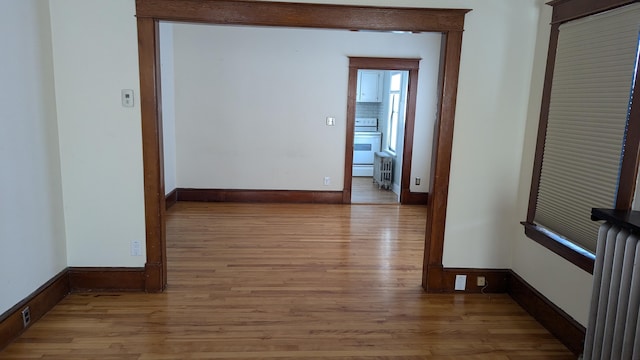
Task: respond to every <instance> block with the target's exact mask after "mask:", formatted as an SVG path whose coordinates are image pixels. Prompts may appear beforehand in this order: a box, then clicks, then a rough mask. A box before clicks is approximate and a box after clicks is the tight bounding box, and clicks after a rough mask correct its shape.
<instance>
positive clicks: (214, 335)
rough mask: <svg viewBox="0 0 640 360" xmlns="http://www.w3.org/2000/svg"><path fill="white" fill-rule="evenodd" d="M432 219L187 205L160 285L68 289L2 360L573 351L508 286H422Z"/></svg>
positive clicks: (376, 209) (402, 210)
mask: <svg viewBox="0 0 640 360" xmlns="http://www.w3.org/2000/svg"><path fill="white" fill-rule="evenodd" d="M425 216H426V208H425V207H422V206H399V205H376V206H364V205H353V206H349V205H331V204H243V203H185V202H178V203H177V204H176V205H174V206H173V207H172V208H171V209H170V210H169V212H168V213H167V247H168V248H167V254H168V268H169V272H168V275H169V278H168V286H167V289H166V291H165V292H163V293H154V294H145V293H89V294H86V293H85V294H78V293H73V294H70V295H68V296H67V297H66V298H65V299H63V300H62V301H61V302H60V303H59V304H58V305H57V306H56V307H55V308H54V309H53V310H52V311H50V312H49V313H48V314H47V316H46V317H44V318H43V319H41V320H40V321H39V322H38V323H36V324H34V325H33V326H32V327H31V328H29V329H28V330H27V331H26V332H25V333H24V334H23V335H22V336H21V337H20V338H19V339H18V340H16V341H15V342H14V343H12V344H11V345H9V346H8V347H7V348H6V349H5V350H4V351H3V352H1V353H0V358H9V359H20V358H45V359H70V360H74V359H91V358H96V357H99V358H100V359H184V358H191V359H212V358H227V359H230V358H233V359H252V358H253V359H255V358H268V359H424V358H449V359H452V358H468V359H517V358H530V359H573V358H575V357H574V356H573V355H572V354H571V352H569V351H568V350H567V348H566V347H564V346H563V345H562V344H561V343H560V342H559V341H558V340H557V339H555V338H554V337H553V336H552V335H551V334H550V333H549V332H548V331H547V330H545V329H544V328H543V327H542V326H541V325H540V324H539V323H538V322H536V321H535V320H534V319H533V318H532V317H531V316H530V315H529V314H527V313H526V312H525V311H524V310H523V309H522V308H521V307H520V306H518V305H517V304H516V303H515V302H514V301H513V300H512V299H511V298H510V297H509V296H508V295H506V294H491V295H482V294H427V293H425V292H424V291H423V290H422V288H421V286H420V279H421V274H422V271H421V266H422V248H423V246H424V242H423V240H424V224H425V221H426V219H425Z"/></svg>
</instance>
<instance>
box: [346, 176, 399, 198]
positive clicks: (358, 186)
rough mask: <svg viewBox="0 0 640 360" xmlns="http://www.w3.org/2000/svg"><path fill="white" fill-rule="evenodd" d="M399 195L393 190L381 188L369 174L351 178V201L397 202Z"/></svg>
mask: <svg viewBox="0 0 640 360" xmlns="http://www.w3.org/2000/svg"><path fill="white" fill-rule="evenodd" d="M398 202H399V200H398V195H397V194H396V193H394V192H393V191H391V190H387V189H380V188H378V185H376V184H374V183H373V178H372V177H370V176H368V177H365V176H354V177H353V178H352V180H351V203H353V204H397V203H398Z"/></svg>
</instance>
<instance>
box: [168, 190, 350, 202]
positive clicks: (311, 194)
mask: <svg viewBox="0 0 640 360" xmlns="http://www.w3.org/2000/svg"><path fill="white" fill-rule="evenodd" d="M177 201H207V202H255V203H317V204H342V191H304V190H229V189H227V190H225V189H185V188H178V189H177Z"/></svg>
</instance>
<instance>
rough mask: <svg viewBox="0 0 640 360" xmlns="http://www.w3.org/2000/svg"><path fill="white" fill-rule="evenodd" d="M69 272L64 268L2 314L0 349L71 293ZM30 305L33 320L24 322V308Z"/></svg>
mask: <svg viewBox="0 0 640 360" xmlns="http://www.w3.org/2000/svg"><path fill="white" fill-rule="evenodd" d="M69 291H70V288H69V274H68V272H67V269H64V270H63V271H61V272H60V273H58V275H56V276H54V277H53V278H51V280H49V281H47V282H46V283H45V284H44V285H42V286H40V287H39V288H38V289H37V290H36V291H34V292H32V293H31V294H30V295H29V296H27V297H26V298H24V299H23V300H22V301H20V302H19V303H17V304H16V305H15V306H13V307H12V308H11V309H9V310H7V311H5V312H4V313H3V314H2V315H0V350H2V349H3V348H4V347H5V346H7V345H9V344H10V343H11V342H12V341H13V340H14V339H16V338H18V337H19V336H20V334H22V333H23V332H24V331H25V330H26V329H27V328H28V327H29V326H31V325H33V324H34V323H35V322H36V321H38V319H40V318H41V317H42V316H43V315H44V314H46V313H47V312H48V311H49V310H51V309H52V308H53V307H54V306H55V305H56V304H57V303H59V302H60V300H62V299H64V297H65V296H67V294H69ZM27 306H28V307H29V311H30V313H31V322H30V323H29V325H27V327H24V326H23V324H22V310H23V309H24V308H25V307H27Z"/></svg>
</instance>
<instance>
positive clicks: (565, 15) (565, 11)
mask: <svg viewBox="0 0 640 360" xmlns="http://www.w3.org/2000/svg"><path fill="white" fill-rule="evenodd" d="M637 1H638V0H555V1H550V2H549V3H548V4H549V5H551V6H553V15H552V16H551V23H552V24H559V23H563V22H567V21H571V20H575V19H579V18H581V17H585V16H589V15H593V14H597V13H600V12H603V11H607V10H611V9H613V8H616V7H620V6H624V5H629V4H631V3H634V2H637Z"/></svg>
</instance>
